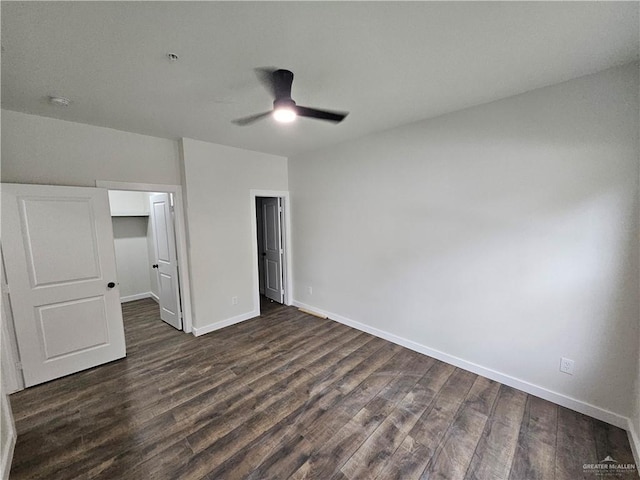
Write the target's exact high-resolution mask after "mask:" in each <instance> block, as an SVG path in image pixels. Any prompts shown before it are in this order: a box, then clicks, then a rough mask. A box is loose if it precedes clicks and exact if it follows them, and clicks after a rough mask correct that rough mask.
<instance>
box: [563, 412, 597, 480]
mask: <svg viewBox="0 0 640 480" xmlns="http://www.w3.org/2000/svg"><path fill="white" fill-rule="evenodd" d="M555 458H556V460H555V477H556V480H577V479H585V480H586V479H593V473H592V472H585V471H584V469H583V465H584V464H585V463H587V464H588V463H594V464H595V463H598V462H599V461H600V460H602V459H601V458H598V454H597V452H596V441H595V436H594V431H593V422H592V419H591V418H590V417H587V416H586V415H582V414H580V413H578V412H574V411H573V410H569V409H568V408H564V407H558V439H557V447H556V452H555Z"/></svg>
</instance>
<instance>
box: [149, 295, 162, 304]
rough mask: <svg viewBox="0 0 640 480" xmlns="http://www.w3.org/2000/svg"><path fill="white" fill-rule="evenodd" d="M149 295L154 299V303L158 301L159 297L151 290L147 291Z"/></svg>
mask: <svg viewBox="0 0 640 480" xmlns="http://www.w3.org/2000/svg"><path fill="white" fill-rule="evenodd" d="M149 297H151V300H154V301H155V302H156V303H160V297H159V296H158V295H156V294H155V293H153V292H149Z"/></svg>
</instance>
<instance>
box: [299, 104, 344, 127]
mask: <svg viewBox="0 0 640 480" xmlns="http://www.w3.org/2000/svg"><path fill="white" fill-rule="evenodd" d="M296 113H297V114H298V115H299V116H301V117H309V118H316V119H318V120H328V121H329V122H334V123H340V122H341V121H342V120H344V119H345V117H346V116H347V115H349V112H332V111H330V110H318V109H316V108H309V107H301V106H300V105H297V106H296Z"/></svg>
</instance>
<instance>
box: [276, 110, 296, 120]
mask: <svg viewBox="0 0 640 480" xmlns="http://www.w3.org/2000/svg"><path fill="white" fill-rule="evenodd" d="M297 116H298V115H297V114H296V112H295V110H293V109H292V108H276V109H275V110H274V111H273V118H275V119H276V121H277V122H280V123H291V122H293V121H294V120H295V119H296V117H297Z"/></svg>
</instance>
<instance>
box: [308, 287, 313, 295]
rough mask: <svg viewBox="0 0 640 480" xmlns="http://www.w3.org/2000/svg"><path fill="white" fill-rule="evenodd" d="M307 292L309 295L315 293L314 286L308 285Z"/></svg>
mask: <svg viewBox="0 0 640 480" xmlns="http://www.w3.org/2000/svg"><path fill="white" fill-rule="evenodd" d="M307 293H308V294H309V295H313V288H311V287H307Z"/></svg>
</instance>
